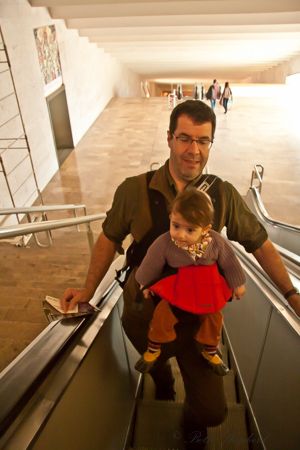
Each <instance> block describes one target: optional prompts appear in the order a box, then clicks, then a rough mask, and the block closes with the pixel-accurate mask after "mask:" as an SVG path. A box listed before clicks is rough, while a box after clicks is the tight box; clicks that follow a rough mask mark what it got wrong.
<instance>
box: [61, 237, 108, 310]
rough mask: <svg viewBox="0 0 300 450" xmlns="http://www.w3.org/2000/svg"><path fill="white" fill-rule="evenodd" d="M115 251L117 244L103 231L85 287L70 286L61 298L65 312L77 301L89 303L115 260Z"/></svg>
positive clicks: (95, 248)
mask: <svg viewBox="0 0 300 450" xmlns="http://www.w3.org/2000/svg"><path fill="white" fill-rule="evenodd" d="M115 252H116V248H115V244H114V243H113V242H112V241H110V240H109V239H108V238H107V237H106V236H105V234H104V233H103V231H102V232H101V233H100V235H99V237H98V239H97V242H96V244H95V247H94V251H93V255H92V259H91V263H90V268H89V272H88V276H87V279H86V282H85V287H84V288H82V289H72V288H69V289H67V290H66V292H65V293H64V295H63V296H62V298H61V299H60V302H61V306H62V308H63V310H64V311H65V312H67V311H69V310H70V309H72V308H73V307H74V305H76V304H77V303H87V302H89V301H90V300H91V298H92V297H93V295H94V292H95V291H96V289H97V286H99V283H100V282H101V280H102V279H103V277H104V275H105V274H106V272H107V270H108V269H109V267H110V265H111V263H112V262H113V259H114V256H115Z"/></svg>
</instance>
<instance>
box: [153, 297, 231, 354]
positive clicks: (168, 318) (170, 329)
mask: <svg viewBox="0 0 300 450" xmlns="http://www.w3.org/2000/svg"><path fill="white" fill-rule="evenodd" d="M198 317H199V325H200V327H199V330H198V332H197V333H196V335H195V339H196V341H198V342H200V343H201V344H205V345H211V346H217V345H218V344H219V342H220V337H221V331H222V324H223V314H222V313H221V311H218V312H215V313H210V314H198ZM176 323H178V319H177V317H175V316H174V314H173V312H172V309H171V307H170V304H169V303H168V302H167V301H166V300H161V301H160V302H159V304H158V305H157V307H156V308H155V310H154V313H153V317H152V320H151V322H150V330H149V333H148V338H149V339H150V340H151V341H154V342H158V343H161V344H164V343H166V342H171V341H174V340H175V339H176V332H175V329H174V326H175V325H176Z"/></svg>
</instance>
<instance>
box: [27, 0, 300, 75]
mask: <svg viewBox="0 0 300 450" xmlns="http://www.w3.org/2000/svg"><path fill="white" fill-rule="evenodd" d="M29 3H30V4H31V5H32V6H34V7H35V6H42V7H48V8H49V11H50V15H51V17H52V18H53V19H64V20H65V22H66V25H67V27H68V28H69V29H77V30H78V32H79V35H80V36H84V37H87V38H88V39H89V41H90V42H91V43H97V45H98V47H99V48H102V49H103V50H104V51H105V52H106V53H109V54H110V55H111V56H113V57H115V58H116V59H118V60H119V61H120V62H122V63H123V64H124V65H125V66H127V67H128V68H129V69H130V70H132V71H133V72H135V73H137V74H139V75H141V76H142V77H143V78H144V79H145V80H148V81H151V80H153V81H156V82H158V83H163V82H183V83H184V82H191V81H193V82H194V81H204V82H205V81H207V80H210V81H211V80H212V79H213V78H217V79H218V81H220V82H223V81H226V80H227V79H228V80H230V81H231V82H241V81H243V80H245V79H246V78H248V77H250V76H251V75H253V74H255V73H257V72H260V71H263V70H266V69H269V68H272V67H274V66H277V65H278V64H281V63H282V62H284V61H287V60H289V59H291V58H293V57H294V56H297V55H300V0H283V1H282V0H218V1H215V0H198V1H185V0H181V1H171V0H164V1H160V0H139V1H136V0H131V1H129V0H29Z"/></svg>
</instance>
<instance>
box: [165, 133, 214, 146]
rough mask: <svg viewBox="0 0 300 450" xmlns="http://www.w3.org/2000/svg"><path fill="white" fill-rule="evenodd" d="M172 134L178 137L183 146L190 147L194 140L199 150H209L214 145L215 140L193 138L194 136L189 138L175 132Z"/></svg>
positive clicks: (177, 139)
mask: <svg viewBox="0 0 300 450" xmlns="http://www.w3.org/2000/svg"><path fill="white" fill-rule="evenodd" d="M171 134H172V136H173V137H174V138H175V139H176V141H177V142H179V144H180V145H181V146H182V147H189V146H190V145H192V143H193V142H196V144H197V146H198V148H199V150H209V149H210V148H211V146H212V145H213V142H214V141H210V140H209V139H198V140H197V139H192V138H188V137H185V136H182V137H181V136H175V134H173V133H171Z"/></svg>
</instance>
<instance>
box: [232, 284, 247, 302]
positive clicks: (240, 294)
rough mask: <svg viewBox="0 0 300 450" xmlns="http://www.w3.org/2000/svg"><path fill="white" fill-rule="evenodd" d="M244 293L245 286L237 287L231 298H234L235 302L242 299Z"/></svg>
mask: <svg viewBox="0 0 300 450" xmlns="http://www.w3.org/2000/svg"><path fill="white" fill-rule="evenodd" d="M245 292H246V288H245V286H239V287H237V288H235V289H233V290H232V298H233V299H234V298H236V299H237V300H241V298H242V297H243V295H244V294H245Z"/></svg>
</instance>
